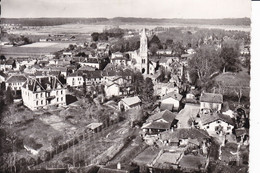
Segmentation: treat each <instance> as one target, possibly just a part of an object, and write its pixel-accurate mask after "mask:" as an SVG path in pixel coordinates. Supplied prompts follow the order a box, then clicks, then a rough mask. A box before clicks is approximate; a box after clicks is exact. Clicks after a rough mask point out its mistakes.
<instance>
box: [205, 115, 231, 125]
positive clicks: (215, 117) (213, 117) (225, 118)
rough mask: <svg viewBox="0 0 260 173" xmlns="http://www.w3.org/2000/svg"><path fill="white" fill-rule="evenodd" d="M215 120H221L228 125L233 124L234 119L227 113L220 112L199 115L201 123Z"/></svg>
mask: <svg viewBox="0 0 260 173" xmlns="http://www.w3.org/2000/svg"><path fill="white" fill-rule="evenodd" d="M217 120H222V121H224V122H226V123H228V124H230V125H234V121H233V120H232V119H231V118H230V117H229V116H227V115H223V114H220V113H213V114H210V115H202V116H201V122H202V124H203V125H206V124H210V123H212V122H215V121H217Z"/></svg>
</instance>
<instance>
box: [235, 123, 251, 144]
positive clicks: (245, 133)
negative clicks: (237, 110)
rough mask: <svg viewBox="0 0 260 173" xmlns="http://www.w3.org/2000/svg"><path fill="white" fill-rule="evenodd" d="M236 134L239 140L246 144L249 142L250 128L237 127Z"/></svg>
mask: <svg viewBox="0 0 260 173" xmlns="http://www.w3.org/2000/svg"><path fill="white" fill-rule="evenodd" d="M235 134H236V138H237V141H238V142H241V143H242V142H243V143H244V145H246V144H248V143H249V129H246V128H244V127H242V128H238V129H235Z"/></svg>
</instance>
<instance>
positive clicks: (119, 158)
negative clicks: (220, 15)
mask: <svg viewBox="0 0 260 173" xmlns="http://www.w3.org/2000/svg"><path fill="white" fill-rule="evenodd" d="M7 26H9V25H6V28H7V30H8V29H10V27H9V28H8V27H7ZM11 28H12V30H13V29H17V28H18V29H19V28H20V29H21V27H20V26H17V28H14V27H11ZM197 30H199V29H198V28H193V29H188V30H187V29H183V28H182V29H179V30H178V29H176V28H175V29H171V28H160V27H158V28H156V29H150V30H149V29H145V28H143V29H140V30H123V29H120V28H112V29H111V28H109V29H107V30H104V31H103V32H102V33H99V32H94V33H92V34H89V35H84V36H86V37H87V38H86V39H85V40H84V39H82V36H80V35H71V34H54V35H49V36H45V37H43V36H41V35H40V36H39V35H38V36H37V39H38V41H36V42H28V39H27V38H26V37H25V36H24V37H22V38H19V39H16V40H15V39H12V40H10V41H7V42H2V44H1V46H2V47H1V58H0V70H1V71H0V83H1V95H0V98H1V99H0V102H1V103H0V106H1V107H0V109H1V110H0V111H1V141H2V144H3V145H2V146H3V147H1V148H3V150H5V152H3V153H4V154H3V158H4V159H2V160H3V164H2V166H1V167H0V168H1V169H0V170H2V171H3V172H8V171H9V172H14V170H15V171H17V172H19V170H20V171H21V172H22V171H24V170H26V171H27V172H30V171H31V172H33V171H34V170H59V169H60V170H66V171H68V170H69V171H70V172H78V171H83V172H98V173H103V172H129V173H135V172H136V173H138V172H172V171H174V172H214V171H216V172H217V171H220V172H224V170H225V171H226V172H238V171H241V172H247V169H248V155H249V107H250V103H249V81H250V75H249V74H250V46H249V43H248V40H247V39H248V38H250V37H249V36H248V34H249V33H247V32H235V31H234V32H232V31H217V32H219V33H221V34H220V35H221V36H220V35H218V36H217V35H216V34H214V32H215V31H214V30H207V32H208V33H207V34H208V35H206V34H205V35H203V36H201V35H199V36H196V37H197V38H198V37H199V38H198V41H197V42H196V41H194V40H195V35H196V33H199V31H197ZM205 30H206V29H205ZM177 32H178V33H179V34H180V33H182V34H183V33H184V35H185V36H187V40H192V41H191V42H189V43H187V44H185V43H181V42H177V41H176V40H174V38H175V37H172V38H173V39H171V35H174V34H175V33H177ZM201 33H204V32H201ZM6 34H8V33H6ZM192 37H194V38H192ZM165 38H167V39H165ZM180 38H181V37H180ZM176 39H179V38H177V36H176ZM79 40H80V41H79ZM82 40H84V41H82ZM122 40H123V41H122ZM241 40H242V41H241ZM175 41H176V42H175ZM14 43H15V44H14ZM238 43H239V44H238ZM218 57H221V58H222V59H221V61H220V60H218ZM222 61H224V63H223V62H222ZM234 62H236V63H234ZM211 66H212V68H211ZM0 172H1V171H0Z"/></svg>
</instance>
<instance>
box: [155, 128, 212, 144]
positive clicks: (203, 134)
mask: <svg viewBox="0 0 260 173" xmlns="http://www.w3.org/2000/svg"><path fill="white" fill-rule="evenodd" d="M160 138H161V139H162V141H163V142H164V143H165V144H167V145H169V146H187V145H193V146H199V147H202V145H203V144H204V143H207V142H209V140H210V138H211V137H210V136H209V134H208V133H207V131H205V130H202V129H197V128H180V129H173V130H170V131H165V132H162V133H161V137H160Z"/></svg>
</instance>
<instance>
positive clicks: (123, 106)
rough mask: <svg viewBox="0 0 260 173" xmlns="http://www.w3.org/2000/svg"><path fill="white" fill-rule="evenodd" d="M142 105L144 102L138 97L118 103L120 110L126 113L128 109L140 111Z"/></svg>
mask: <svg viewBox="0 0 260 173" xmlns="http://www.w3.org/2000/svg"><path fill="white" fill-rule="evenodd" d="M141 103H142V102H141V100H140V98H139V97H138V96H135V97H128V98H124V99H122V100H121V101H120V102H119V103H118V109H119V110H125V111H126V110H128V109H140V108H141Z"/></svg>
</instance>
